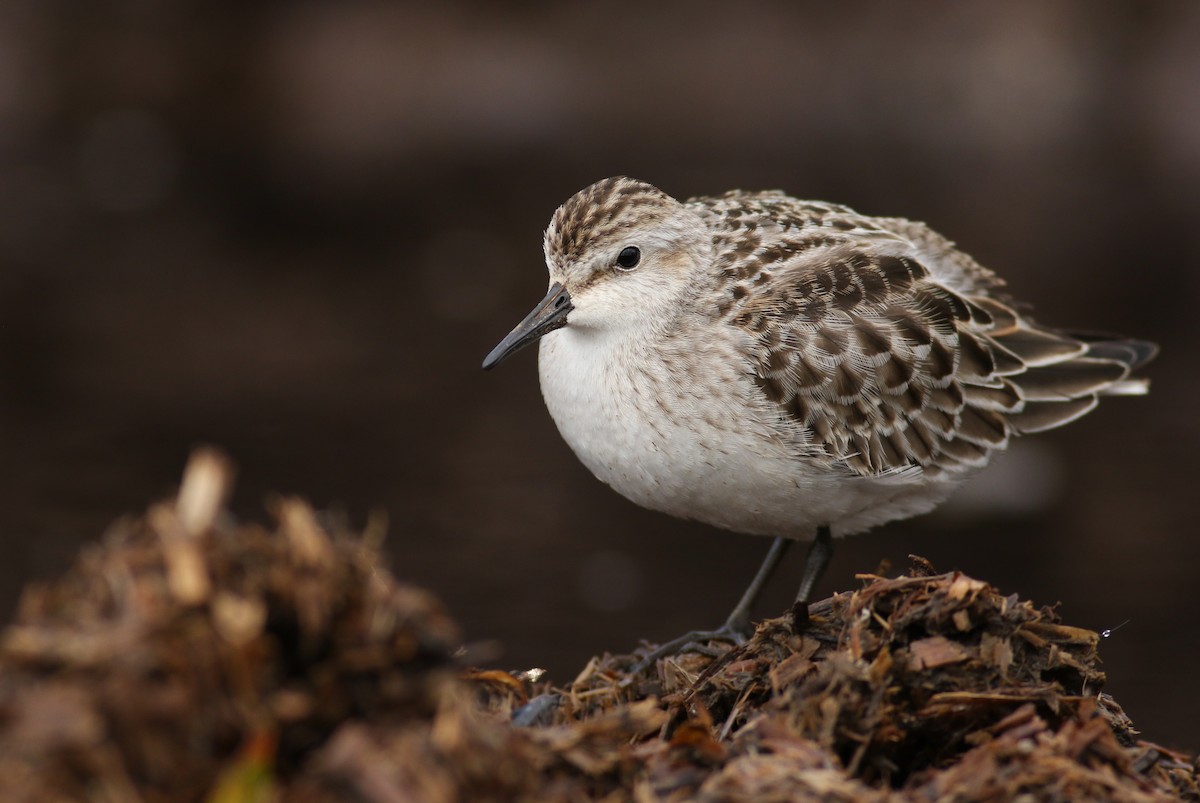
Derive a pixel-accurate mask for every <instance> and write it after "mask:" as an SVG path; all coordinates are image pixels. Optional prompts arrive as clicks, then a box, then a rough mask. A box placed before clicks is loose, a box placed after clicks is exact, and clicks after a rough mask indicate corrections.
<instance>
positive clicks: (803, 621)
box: [792, 524, 833, 633]
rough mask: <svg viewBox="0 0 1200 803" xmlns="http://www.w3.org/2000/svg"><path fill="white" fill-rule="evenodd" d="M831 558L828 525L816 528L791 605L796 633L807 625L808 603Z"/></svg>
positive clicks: (831, 546)
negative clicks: (794, 598) (815, 534)
mask: <svg viewBox="0 0 1200 803" xmlns="http://www.w3.org/2000/svg"><path fill="white" fill-rule="evenodd" d="M832 557H833V536H832V534H831V533H830V532H829V525H827V524H822V525H821V526H820V527H818V528H817V537H816V538H815V539H813V542H812V546H810V547H809V548H808V557H806V558H805V559H804V574H803V575H801V577H800V590H799V591H798V592H797V593H796V602H795V603H794V604H793V605H792V627H793V629H794V630H795V631H796V632H797V633H800V632H803V630H804V628H805V627H806V626H807V625H808V603H809V602H811V601H812V592H813V589H814V588H816V585H817V581H818V580H820V579H821V575H823V574H824V573H825V569H826V567H827V566H829V560H830V558H832Z"/></svg>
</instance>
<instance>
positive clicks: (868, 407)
mask: <svg viewBox="0 0 1200 803" xmlns="http://www.w3.org/2000/svg"><path fill="white" fill-rule="evenodd" d="M688 204H689V205H690V206H691V207H692V208H694V209H696V210H697V211H698V212H699V213H700V214H701V215H702V217H703V218H704V219H705V221H706V222H707V224H708V226H709V228H710V230H711V232H712V237H713V246H714V264H713V269H712V278H713V284H712V288H711V293H712V295H711V299H710V306H711V309H712V312H713V315H714V316H715V318H717V319H719V320H720V321H722V322H723V323H724V324H725V325H727V326H730V327H733V328H735V329H736V330H738V331H739V332H741V333H744V334H745V335H746V338H745V342H746V343H747V344H748V347H747V349H746V354H745V356H746V359H747V360H748V363H749V365H750V368H751V373H752V379H753V381H754V383H755V384H756V385H757V386H758V388H759V390H760V391H761V393H762V395H763V396H764V397H765V398H766V399H768V400H769V401H770V402H771V403H773V404H774V405H775V408H776V409H777V412H778V417H779V424H780V427H781V429H782V431H785V432H787V433H789V436H790V437H792V438H794V439H796V441H797V443H798V445H800V446H803V447H805V449H807V450H808V452H809V453H810V454H811V452H812V449H813V447H817V448H818V449H819V453H820V454H821V455H823V457H824V459H825V460H826V461H827V462H828V464H829V466H830V468H831V470H838V469H843V470H846V471H848V472H849V473H851V474H853V475H856V476H860V477H886V476H898V475H908V476H910V477H912V476H915V477H920V478H924V479H938V478H947V479H949V478H951V477H953V476H955V475H959V474H964V473H967V472H969V471H970V470H971V469H974V468H978V467H979V466H982V465H983V464H985V463H986V462H987V460H988V459H989V457H990V456H991V454H992V453H993V452H994V451H996V450H998V449H1002V448H1004V447H1005V446H1006V445H1007V444H1008V442H1009V439H1010V438H1011V437H1012V436H1013V435H1016V434H1024V433H1029V432H1037V431H1040V430H1044V429H1050V428H1053V427H1056V426H1060V425H1062V424H1065V423H1067V422H1069V421H1072V420H1074V419H1075V418H1078V417H1079V416H1081V415H1083V414H1085V413H1087V412H1088V411H1089V410H1091V409H1092V408H1093V407H1095V405H1096V403H1097V400H1098V397H1100V396H1103V395H1113V394H1130V393H1144V392H1145V390H1146V384H1145V382H1144V381H1143V380H1139V379H1131V378H1130V373H1131V371H1132V370H1133V369H1135V368H1137V367H1138V366H1140V365H1142V364H1144V363H1145V362H1146V361H1148V360H1149V359H1150V358H1151V357H1153V355H1154V353H1155V347H1154V346H1153V345H1152V344H1148V343H1145V342H1142V341H1136V340H1128V339H1123V338H1093V337H1081V336H1075V335H1072V334H1069V333H1066V332H1062V331H1058V330H1053V329H1049V328H1046V327H1042V326H1039V325H1038V324H1036V323H1034V322H1033V321H1032V320H1031V319H1030V318H1028V317H1026V316H1024V315H1022V314H1019V313H1018V312H1017V311H1016V310H1015V309H1014V308H1013V306H1012V304H1011V303H1010V302H1009V300H1008V298H1007V296H1006V295H1005V294H1004V293H1003V289H1002V288H1003V286H1004V283H1003V281H1002V280H1001V279H999V278H998V277H997V276H996V275H995V274H994V273H992V272H991V271H989V270H987V269H986V268H984V267H982V266H981V265H979V264H978V263H977V262H976V261H975V260H973V259H972V258H971V257H969V256H968V255H966V254H964V253H963V252H961V251H959V250H957V249H956V248H955V247H954V246H953V243H951V242H950V241H948V240H947V239H945V238H944V237H942V236H941V235H939V234H937V233H936V232H934V231H932V230H931V229H929V228H928V227H927V226H925V225H924V224H921V223H916V222H913V221H909V220H905V219H902V218H874V217H868V216H864V215H860V214H858V213H856V212H854V211H853V210H851V209H848V208H847V207H844V206H839V205H835V204H828V203H824V202H816V201H800V200H797V199H794V198H790V197H788V196H786V195H784V194H783V193H779V192H767V193H742V192H734V193H728V194H726V195H723V196H719V197H714V198H696V199H692V200H691V201H689V202H688Z"/></svg>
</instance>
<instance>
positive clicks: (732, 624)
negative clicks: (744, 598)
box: [633, 618, 754, 675]
mask: <svg viewBox="0 0 1200 803" xmlns="http://www.w3.org/2000/svg"><path fill="white" fill-rule="evenodd" d="M753 632H754V628H753V627H752V626H751V624H750V622H749V621H748V620H746V621H743V620H741V619H733V618H731V619H730V620H729V621H727V622H726V623H725V624H723V625H721V626H720V627H718V628H717V629H716V630H693V631H691V632H690V633H684V634H683V635H682V636H680V637H679V638H675V639H671V640H670V641H668V642H667V643H666V644H660V645H659V646H657V647H655V648H654V649H653V650H651V651H650V652H648V653H646V654H645V655H643V656H642V658H641V660H640V661H638V662H637V663H636V664H635V665H634V667H633V674H635V675H636V674H640V673H641V672H643V671H644V670H646V669H649V668H650V667H651V666H654V664H655V662H657V661H658V659H659V658H666V657H667V656H668V655H679V654H680V653H685V652H694V653H699V654H700V655H708V656H712V657H716V656H717V655H720V652H719V651H717V650H714V649H713V648H712V647H710V646H709V645H708V642H711V641H726V642H729V643H730V644H732V645H733V646H735V647H736V646H739V645H741V644H745V643H746V640H747V639H749V638H750V636H751V634H752V633H753Z"/></svg>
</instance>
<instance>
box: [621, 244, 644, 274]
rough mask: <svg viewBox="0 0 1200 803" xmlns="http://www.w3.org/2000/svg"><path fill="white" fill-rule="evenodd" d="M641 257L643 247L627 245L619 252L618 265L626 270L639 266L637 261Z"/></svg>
mask: <svg viewBox="0 0 1200 803" xmlns="http://www.w3.org/2000/svg"><path fill="white" fill-rule="evenodd" d="M641 259H642V251H641V249H640V248H637V247H636V246H632V245H627V246H625V247H624V248H622V249H621V253H619V254H617V267H618V268H622V269H624V270H632V269H634V268H636V267H637V263H638V262H640V261H641Z"/></svg>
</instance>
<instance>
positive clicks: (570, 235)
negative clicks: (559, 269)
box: [545, 176, 679, 263]
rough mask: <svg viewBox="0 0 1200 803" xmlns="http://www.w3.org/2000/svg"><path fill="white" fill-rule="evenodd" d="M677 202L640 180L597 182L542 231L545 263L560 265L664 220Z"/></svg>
mask: <svg viewBox="0 0 1200 803" xmlns="http://www.w3.org/2000/svg"><path fill="white" fill-rule="evenodd" d="M678 207H679V202H678V201H676V200H675V199H674V198H672V197H671V196H669V195H667V194H666V193H665V192H663V191H662V190H660V189H658V188H657V187H655V186H653V185H651V184H647V183H646V182H644V181H637V180H636V179H632V178H627V177H626V176H614V177H613V178H606V179H603V180H601V181H597V182H596V183H595V184H592V185H591V186H590V187H586V188H584V189H582V190H580V191H579V192H577V193H575V194H574V195H572V196H571V197H570V198H568V199H567V201H566V203H564V204H563V205H562V206H560V207H559V208H558V209H557V210H556V211H555V213H554V217H553V218H551V220H550V225H549V226H548V227H547V228H546V239H545V250H546V260H547V261H548V262H551V263H560V262H562V261H563V260H570V259H574V258H576V257H578V256H579V255H580V254H581V253H582V252H583V251H584V249H585V248H588V247H590V246H592V245H593V244H595V243H601V242H604V241H606V240H609V239H611V238H612V237H614V236H615V235H619V234H620V233H622V232H625V231H629V230H630V229H632V228H633V227H634V226H645V225H653V224H654V222H655V221H656V220H662V219H665V218H666V217H667V216H668V215H669V214H670V213H671V212H672V211H673V210H674V209H677V208H678Z"/></svg>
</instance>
